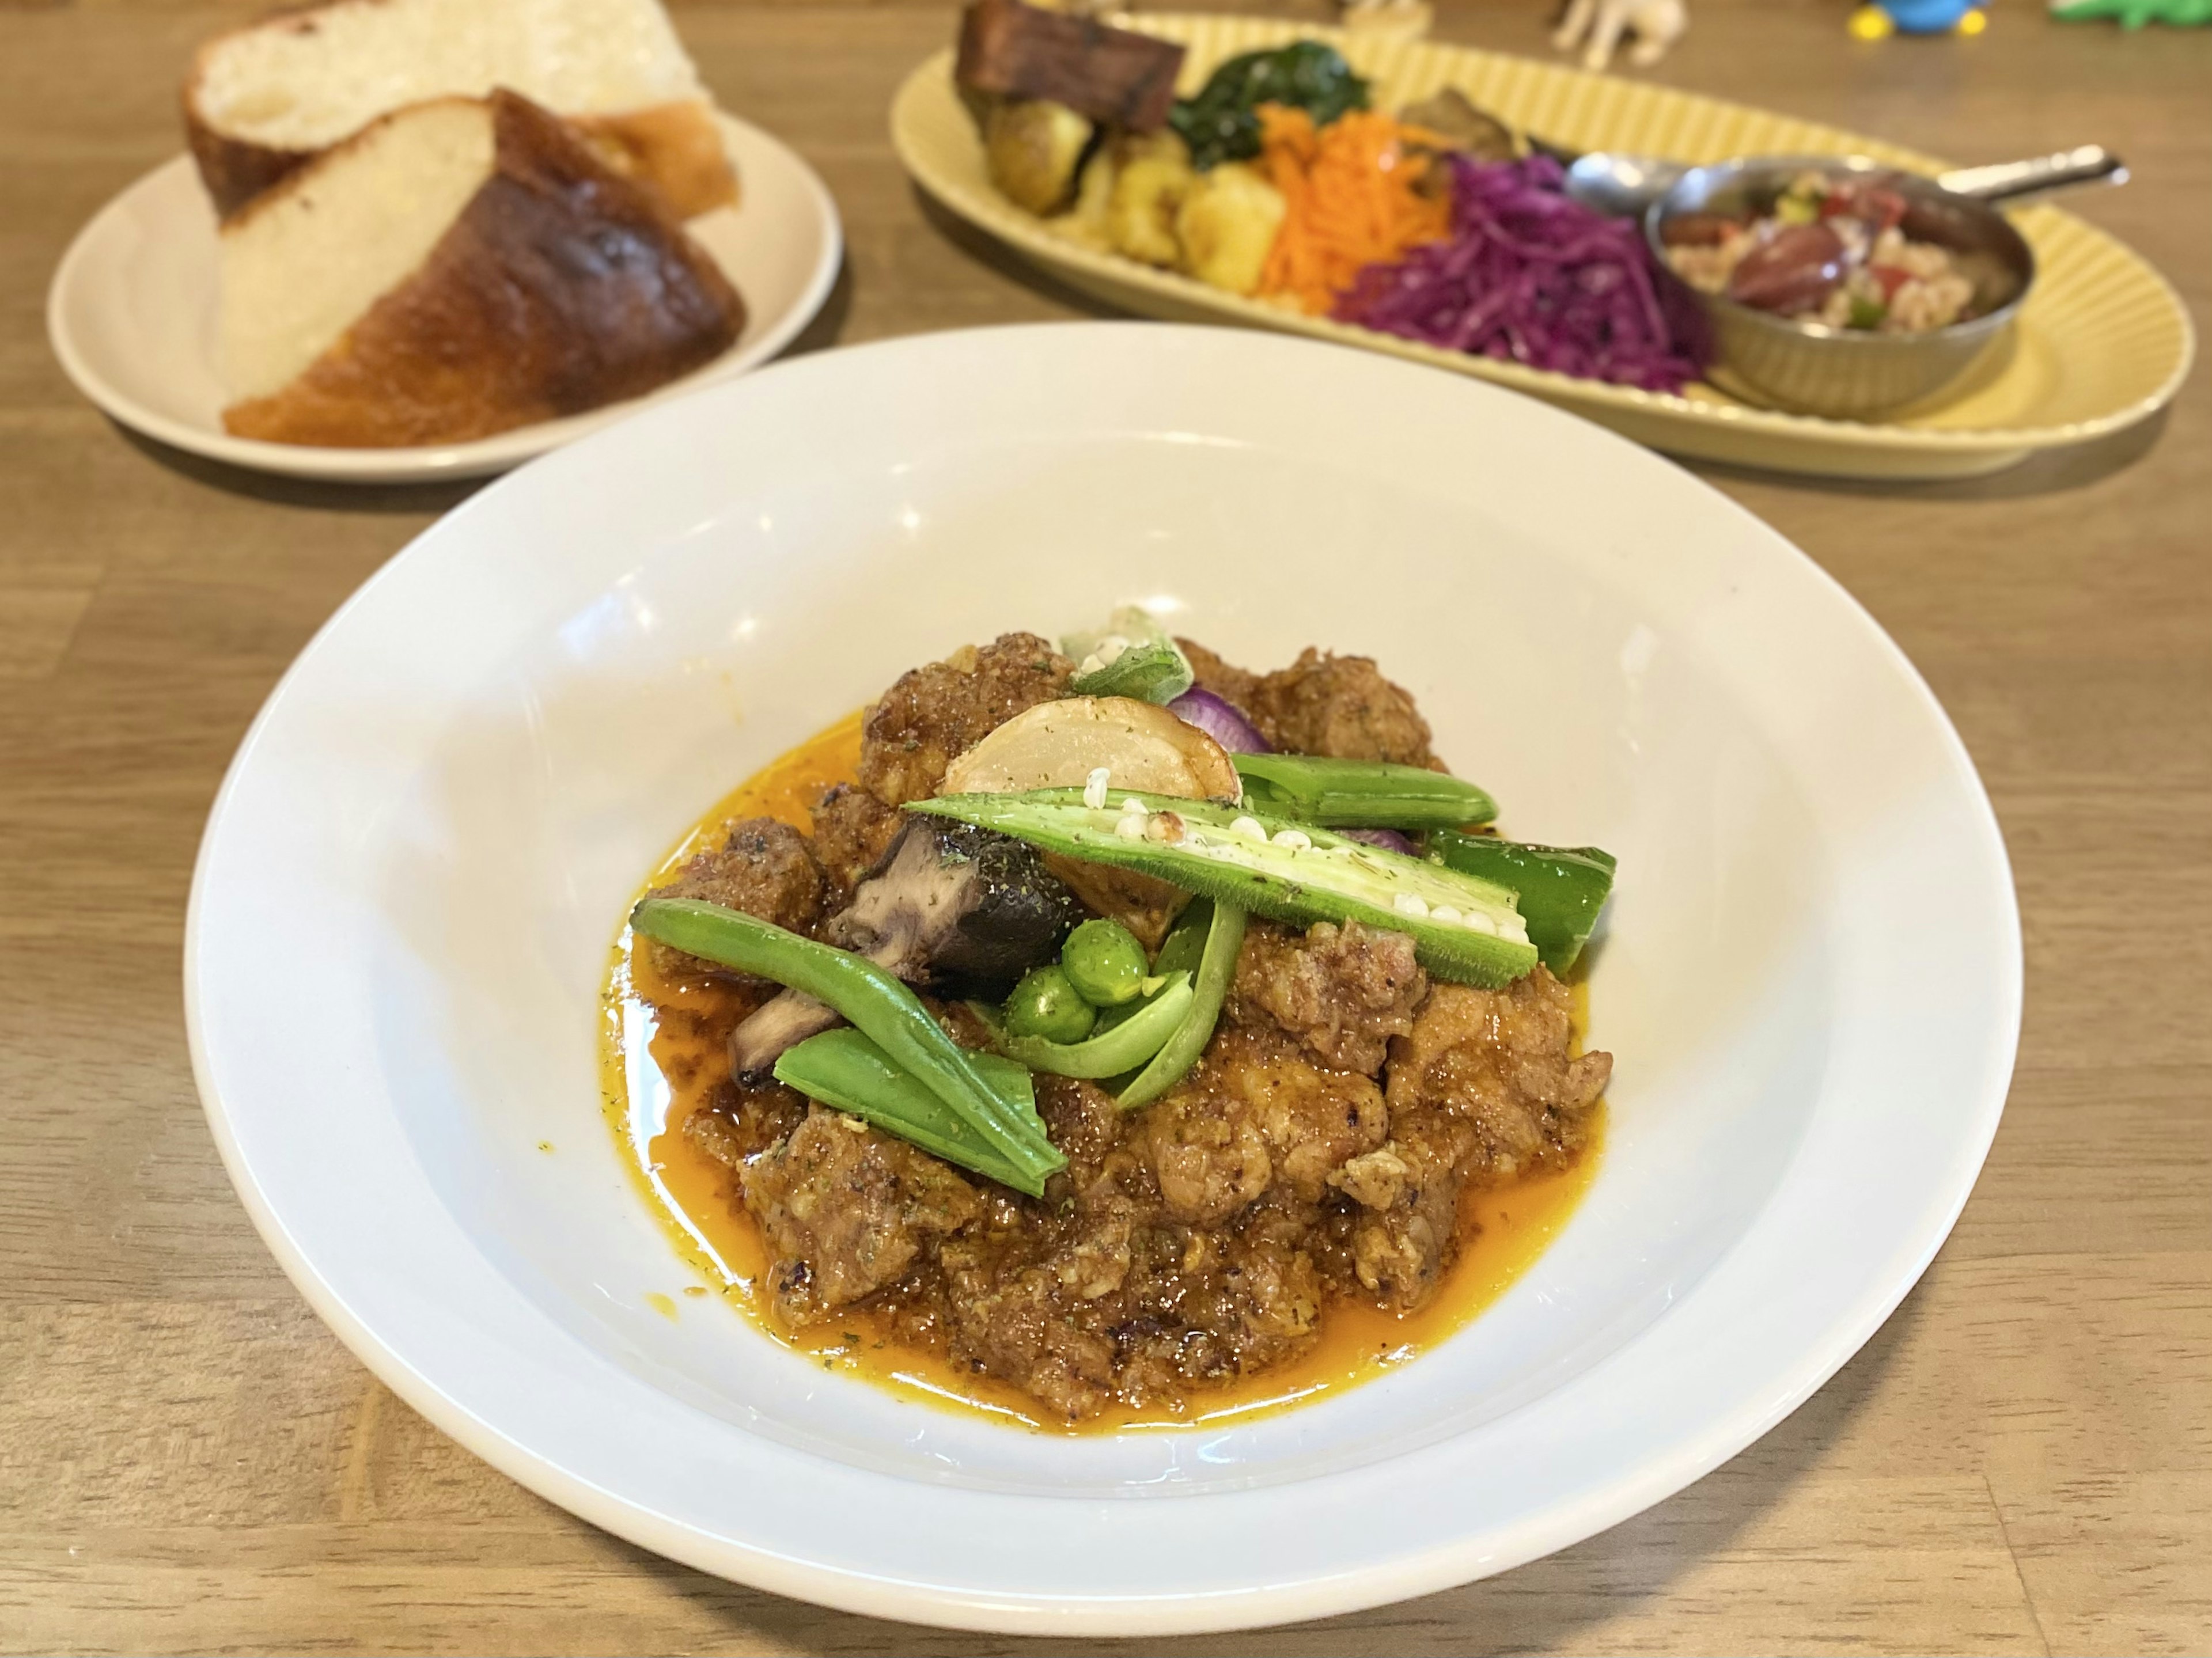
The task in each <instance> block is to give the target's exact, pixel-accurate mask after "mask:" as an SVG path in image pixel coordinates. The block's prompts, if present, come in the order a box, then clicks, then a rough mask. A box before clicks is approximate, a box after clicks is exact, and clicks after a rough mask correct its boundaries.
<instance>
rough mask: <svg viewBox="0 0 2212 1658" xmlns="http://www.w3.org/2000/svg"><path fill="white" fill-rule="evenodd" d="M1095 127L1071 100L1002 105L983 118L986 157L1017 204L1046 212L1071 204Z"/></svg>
mask: <svg viewBox="0 0 2212 1658" xmlns="http://www.w3.org/2000/svg"><path fill="white" fill-rule="evenodd" d="M1092 130H1093V129H1092V127H1091V123H1090V122H1089V121H1087V120H1085V119H1084V118H1083V117H1082V116H1080V115H1078V114H1077V113H1076V112H1074V111H1073V110H1072V109H1070V108H1068V107H1067V106H1066V105H1065V104H1054V103H1048V102H1046V101H1044V100H1042V99H1032V100H1028V101H1026V102H1022V103H1012V104H1000V105H998V106H994V108H993V109H991V111H990V112H988V113H987V115H986V116H985V117H984V119H983V160H984V165H985V166H986V167H987V169H988V170H989V173H990V175H991V182H992V183H993V184H994V185H996V186H998V189H999V191H1000V193H1001V194H1003V195H1004V196H1005V197H1006V199H1007V200H1008V201H1010V202H1012V203H1013V204H1014V205H1015V206H1016V207H1018V208H1023V209H1025V210H1028V211H1029V212H1031V213H1035V214H1037V215H1039V216H1043V215H1047V214H1052V213H1057V212H1059V211H1060V209H1061V208H1063V207H1065V206H1066V205H1067V201H1068V197H1070V196H1071V195H1073V193H1074V190H1075V167H1076V163H1077V162H1079V161H1081V160H1082V159H1083V152H1084V150H1085V149H1087V148H1088V147H1089V146H1090V143H1091V132H1092Z"/></svg>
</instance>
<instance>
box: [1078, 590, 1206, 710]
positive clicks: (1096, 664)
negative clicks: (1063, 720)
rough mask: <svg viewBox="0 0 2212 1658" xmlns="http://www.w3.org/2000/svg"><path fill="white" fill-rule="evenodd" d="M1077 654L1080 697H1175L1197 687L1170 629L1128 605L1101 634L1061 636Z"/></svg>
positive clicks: (1145, 699) (1164, 699)
mask: <svg viewBox="0 0 2212 1658" xmlns="http://www.w3.org/2000/svg"><path fill="white" fill-rule="evenodd" d="M1060 652H1061V653H1062V654H1063V655H1065V656H1067V657H1070V658H1072V659H1073V660H1074V662H1075V665H1076V669H1075V677H1074V678H1073V679H1072V680H1070V681H1069V682H1068V686H1067V689H1068V691H1069V693H1070V694H1071V695H1075V696H1133V697H1134V698H1136V699H1137V701H1139V702H1172V701H1175V699H1176V697H1178V696H1181V695H1182V694H1183V693H1184V692H1185V691H1187V690H1188V689H1190V688H1191V685H1192V683H1193V682H1194V679H1195V678H1196V676H1195V675H1194V673H1193V672H1192V671H1191V666H1190V660H1189V659H1188V658H1187V657H1186V656H1184V655H1183V653H1182V646H1180V645H1178V644H1176V642H1175V640H1174V639H1173V638H1172V637H1171V636H1170V635H1169V633H1168V631H1167V629H1164V628H1163V627H1161V626H1160V624H1159V623H1157V622H1155V621H1153V620H1152V616H1151V615H1150V613H1149V612H1147V611H1146V610H1141V609H1139V607H1138V606H1136V605H1134V604H1125V605H1123V606H1122V607H1121V609H1120V610H1116V611H1115V612H1114V614H1113V615H1112V616H1109V617H1107V618H1106V625H1105V626H1104V627H1103V628H1101V629H1098V630H1097V632H1095V633H1074V634H1068V635H1064V636H1063V637H1062V638H1061V640H1060Z"/></svg>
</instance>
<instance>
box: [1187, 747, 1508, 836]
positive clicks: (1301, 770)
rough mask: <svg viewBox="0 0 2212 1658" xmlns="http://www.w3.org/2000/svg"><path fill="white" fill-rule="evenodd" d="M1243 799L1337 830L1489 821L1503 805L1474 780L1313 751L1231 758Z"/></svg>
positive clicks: (1455, 824) (1412, 767) (1412, 827)
mask: <svg viewBox="0 0 2212 1658" xmlns="http://www.w3.org/2000/svg"><path fill="white" fill-rule="evenodd" d="M1231 758H1233V759H1234V760H1235V762H1236V764H1237V775H1238V776H1240V777H1242V778H1243V780H1244V800H1245V804H1246V805H1253V806H1259V807H1262V808H1264V809H1265V810H1267V811H1272V812H1276V813H1279V814H1280V815H1281V816H1283V817H1293V818H1296V819H1297V820H1298V821H1300V822H1302V823H1326V824H1328V826H1329V827H1330V828H1332V829H1427V828H1430V827H1431V826H1435V825H1450V826H1453V827H1457V826H1458V825H1460V824H1462V823H1488V822H1489V821H1490V820H1491V819H1492V818H1493V817H1497V816H1498V803H1497V802H1496V801H1495V800H1493V799H1491V798H1490V797H1489V795H1487V794H1486V793H1484V792H1483V791H1482V790H1480V789H1479V788H1477V787H1475V786H1474V784H1472V783H1463V782H1462V781H1461V780H1459V779H1458V778H1456V777H1451V776H1447V775H1446V774H1444V773H1443V772H1440V771H1430V770H1427V769H1426V768H1423V767H1420V766H1395V765H1392V764H1390V763H1389V762H1386V761H1382V760H1327V759H1323V758H1322V757H1321V756H1318V755H1310V754H1239V755H1235V756H1231Z"/></svg>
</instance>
